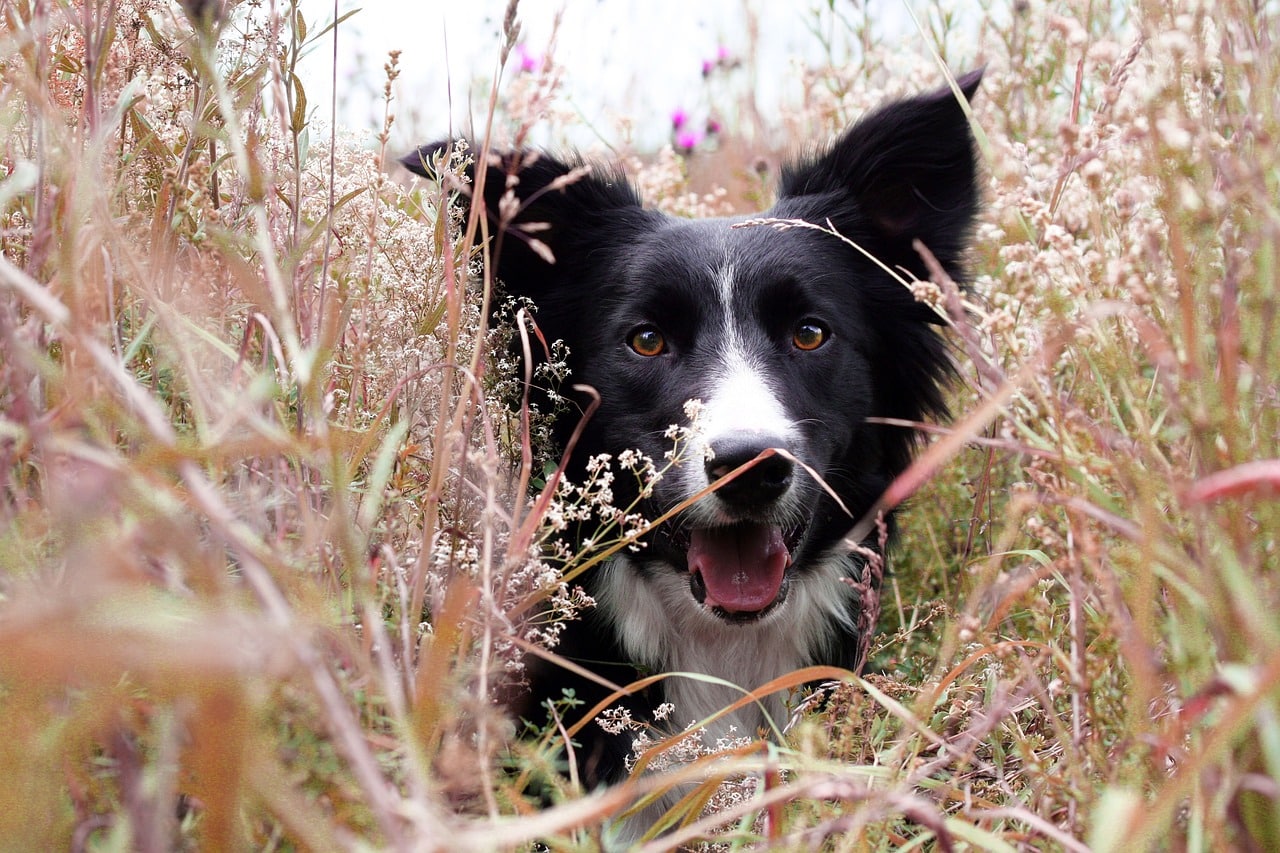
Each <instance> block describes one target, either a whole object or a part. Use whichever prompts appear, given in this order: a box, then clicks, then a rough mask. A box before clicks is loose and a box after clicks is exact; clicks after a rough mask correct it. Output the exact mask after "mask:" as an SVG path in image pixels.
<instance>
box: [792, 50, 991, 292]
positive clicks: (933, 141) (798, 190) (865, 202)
mask: <svg viewBox="0 0 1280 853" xmlns="http://www.w3.org/2000/svg"><path fill="white" fill-rule="evenodd" d="M981 80H982V69H978V70H977V71H972V72H970V73H968V74H965V75H963V76H961V77H959V78H957V80H956V84H957V86H958V88H959V90H960V92H961V93H962V94H963V96H964V98H965V99H966V101H967V100H969V99H971V98H972V97H973V95H974V93H975V92H976V91H977V89H978V84H979V82H981ZM976 172H977V166H976V163H975V160H974V153H973V137H972V135H971V133H970V131H969V120H968V116H967V115H966V109H965V105H963V104H962V103H961V102H960V101H959V100H958V98H957V95H956V93H955V92H953V91H952V89H951V88H950V87H949V86H947V87H943V88H941V89H938V90H937V91H934V92H931V93H929V94H926V95H921V96H918V97H915V98H910V99H907V100H901V101H896V102H894V103H890V104H887V105H886V106H883V107H881V108H879V109H878V110H876V111H875V112H873V113H872V114H870V115H869V116H867V117H866V118H864V119H862V120H861V121H859V122H858V123H857V124H855V125H854V126H853V127H851V128H850V129H849V130H848V131H846V132H845V134H844V135H843V136H841V137H840V138H839V139H838V140H837V141H836V142H835V144H834V145H832V146H831V148H830V149H828V150H827V151H826V152H825V153H822V154H820V155H819V156H816V157H812V158H810V159H807V160H804V161H801V162H799V163H796V164H793V165H792V166H791V167H790V168H788V169H784V170H783V175H782V181H781V188H780V190H779V207H780V208H781V207H784V205H785V206H790V207H796V208H798V209H800V210H803V211H809V210H812V212H811V213H808V212H807V213H806V217H810V216H813V215H815V214H817V215H822V216H827V217H830V218H831V219H832V220H833V222H834V224H835V225H836V228H837V229H838V230H840V231H841V232H842V233H845V234H846V236H850V237H856V236H857V234H859V233H861V234H863V235H864V236H871V237H874V238H877V240H878V242H877V245H879V246H881V247H882V248H887V249H890V251H889V252H888V254H891V255H895V256H896V255H900V254H903V255H907V254H909V255H914V254H915V253H914V252H911V251H909V250H910V245H911V241H912V240H913V239H916V238H919V239H920V240H921V241H923V242H924V244H925V245H926V246H928V247H929V249H930V251H932V252H933V254H934V255H935V256H936V257H937V258H938V260H939V261H941V262H942V263H943V265H944V266H946V267H948V268H951V267H952V265H953V264H954V263H955V262H956V261H957V260H958V258H959V255H960V253H961V252H962V250H963V248H964V241H965V239H966V237H967V233H968V229H969V225H970V223H971V221H972V219H973V215H974V213H975V212H976V210H977V206H978V189H977V177H976ZM846 228H847V229H849V230H848V231H846ZM868 231H869V232H870V234H869V235H868V234H867V233H866V232H868ZM904 247H905V248H906V250H908V251H905V252H904V251H901V250H902V249H903V248H904ZM893 249H897V250H899V251H892V250H893ZM898 262H903V261H902V260H899V261H898ZM909 265H910V266H911V267H912V268H913V269H915V268H917V267H918V266H919V263H918V261H917V263H914V264H909Z"/></svg>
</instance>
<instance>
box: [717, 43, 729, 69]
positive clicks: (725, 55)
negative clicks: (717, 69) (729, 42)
mask: <svg viewBox="0 0 1280 853" xmlns="http://www.w3.org/2000/svg"><path fill="white" fill-rule="evenodd" d="M728 61H729V48H727V47H725V46H724V45H720V46H719V47H717V48H716V64H717V65H723V64H725V63H726V62H728Z"/></svg>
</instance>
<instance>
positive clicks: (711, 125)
mask: <svg viewBox="0 0 1280 853" xmlns="http://www.w3.org/2000/svg"><path fill="white" fill-rule="evenodd" d="M723 129H724V128H723V127H721V126H720V122H718V121H716V120H715V119H713V118H709V119H707V135H708V136H715V135H716V134H717V133H719V132H720V131H721V130H723Z"/></svg>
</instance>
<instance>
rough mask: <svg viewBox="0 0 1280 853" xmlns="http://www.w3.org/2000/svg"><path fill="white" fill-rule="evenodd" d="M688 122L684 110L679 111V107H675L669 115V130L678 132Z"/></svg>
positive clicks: (687, 115) (687, 116)
mask: <svg viewBox="0 0 1280 853" xmlns="http://www.w3.org/2000/svg"><path fill="white" fill-rule="evenodd" d="M688 121H689V114H688V113H686V112H685V111H684V110H682V109H680V108H679V107H677V108H676V109H675V110H674V111H673V112H672V113H671V129H672V130H679V129H680V128H682V127H684V126H685V123H686V122H688Z"/></svg>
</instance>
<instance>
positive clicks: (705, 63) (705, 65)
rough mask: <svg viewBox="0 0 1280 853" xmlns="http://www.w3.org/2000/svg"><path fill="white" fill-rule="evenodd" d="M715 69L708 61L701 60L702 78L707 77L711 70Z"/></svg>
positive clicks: (712, 63) (714, 65) (713, 64)
mask: <svg viewBox="0 0 1280 853" xmlns="http://www.w3.org/2000/svg"><path fill="white" fill-rule="evenodd" d="M715 67H716V64H715V63H714V62H712V61H711V60H710V59H704V60H702V76H703V77H707V76H709V75H710V74H711V71H712V69H714V68H715Z"/></svg>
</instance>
